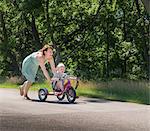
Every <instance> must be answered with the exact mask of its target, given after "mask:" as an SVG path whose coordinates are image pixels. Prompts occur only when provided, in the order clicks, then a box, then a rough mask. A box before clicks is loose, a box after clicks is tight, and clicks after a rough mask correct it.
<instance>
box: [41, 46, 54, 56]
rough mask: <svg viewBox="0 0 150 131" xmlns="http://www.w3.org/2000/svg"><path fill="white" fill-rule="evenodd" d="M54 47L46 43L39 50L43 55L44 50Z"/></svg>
mask: <svg viewBox="0 0 150 131" xmlns="http://www.w3.org/2000/svg"><path fill="white" fill-rule="evenodd" d="M49 48H50V49H52V50H53V49H54V48H53V47H52V46H51V45H49V44H46V45H44V47H43V48H42V49H40V51H41V52H42V53H43V55H45V53H44V52H45V51H47V50H48V49H49Z"/></svg>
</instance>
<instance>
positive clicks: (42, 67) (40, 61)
mask: <svg viewBox="0 0 150 131" xmlns="http://www.w3.org/2000/svg"><path fill="white" fill-rule="evenodd" d="M36 58H37V60H38V62H39V65H40V67H41V69H42V72H43V74H44V76H45V77H46V79H47V80H48V81H49V82H51V78H50V76H49V74H48V71H47V70H46V67H45V63H44V58H43V57H42V56H41V55H38V56H37V57H36Z"/></svg>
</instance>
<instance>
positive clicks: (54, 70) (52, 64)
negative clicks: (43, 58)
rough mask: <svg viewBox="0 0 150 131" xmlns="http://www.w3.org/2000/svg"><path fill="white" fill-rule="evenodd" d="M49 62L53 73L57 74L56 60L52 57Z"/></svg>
mask: <svg viewBox="0 0 150 131" xmlns="http://www.w3.org/2000/svg"><path fill="white" fill-rule="evenodd" d="M48 62H49V63H50V65H51V71H52V73H55V72H56V67H55V63H54V58H53V57H52V58H51V59H49V60H48Z"/></svg>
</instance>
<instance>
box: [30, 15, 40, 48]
mask: <svg viewBox="0 0 150 131" xmlns="http://www.w3.org/2000/svg"><path fill="white" fill-rule="evenodd" d="M31 27H32V36H33V41H34V42H35V43H36V47H37V48H38V49H40V48H42V44H41V43H40V38H39V33H38V30H37V28H36V24H35V18H34V16H33V15H32V22H31Z"/></svg>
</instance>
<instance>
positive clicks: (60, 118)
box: [0, 89, 150, 131]
mask: <svg viewBox="0 0 150 131" xmlns="http://www.w3.org/2000/svg"><path fill="white" fill-rule="evenodd" d="M29 96H30V97H31V98H32V101H29V100H24V99H23V98H22V97H21V96H20V95H19V90H16V89H0V131H150V106H149V105H142V104H135V103H127V102H115V101H106V100H101V99H93V98H85V97H80V98H79V99H77V100H76V102H75V104H68V102H67V100H64V101H62V102H60V101H58V100H57V98H56V97H55V96H49V97H48V99H47V100H46V102H39V100H38V97H37V92H33V91H30V93H29Z"/></svg>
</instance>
